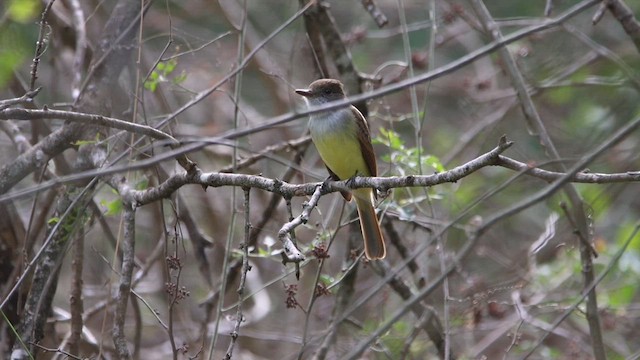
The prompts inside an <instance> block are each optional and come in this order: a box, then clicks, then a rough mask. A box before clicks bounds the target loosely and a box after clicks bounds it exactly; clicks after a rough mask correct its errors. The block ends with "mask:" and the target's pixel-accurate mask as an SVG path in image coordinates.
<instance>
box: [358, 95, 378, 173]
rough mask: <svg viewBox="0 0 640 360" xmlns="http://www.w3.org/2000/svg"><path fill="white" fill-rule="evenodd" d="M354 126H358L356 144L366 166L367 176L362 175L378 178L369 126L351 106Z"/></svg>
mask: <svg viewBox="0 0 640 360" xmlns="http://www.w3.org/2000/svg"><path fill="white" fill-rule="evenodd" d="M351 111H352V112H353V115H354V118H355V119H356V124H357V125H358V142H359V143H360V150H361V151H362V156H363V157H364V162H365V163H366V164H367V168H368V169H369V174H363V175H367V176H378V167H377V165H376V154H375V153H374V152H373V145H371V133H370V132H369V125H368V124H367V120H366V119H365V118H364V116H363V115H362V113H361V112H360V111H359V110H358V109H356V108H355V107H354V106H351Z"/></svg>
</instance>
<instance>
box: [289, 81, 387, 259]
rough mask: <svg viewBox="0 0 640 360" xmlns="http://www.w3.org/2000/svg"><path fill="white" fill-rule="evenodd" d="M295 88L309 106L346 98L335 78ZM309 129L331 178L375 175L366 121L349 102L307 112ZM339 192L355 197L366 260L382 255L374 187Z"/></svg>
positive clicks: (384, 253)
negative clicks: (335, 106) (320, 110)
mask: <svg viewBox="0 0 640 360" xmlns="http://www.w3.org/2000/svg"><path fill="white" fill-rule="evenodd" d="M295 92H296V93H297V94H299V95H301V96H303V98H304V100H305V102H306V104H307V106H310V107H314V106H320V105H323V104H326V103H329V102H332V101H339V100H343V99H345V98H346V95H345V92H344V86H343V85H342V83H341V82H340V81H339V80H336V79H319V80H316V81H314V82H312V83H311V84H310V85H309V86H308V87H307V88H306V89H296V90H295ZM309 132H310V133H311V140H312V141H313V143H314V145H315V147H316V149H317V150H318V153H319V154H320V158H321V159H322V161H323V162H324V164H325V166H326V167H327V170H328V171H329V177H330V178H331V179H333V180H349V179H351V178H353V177H355V176H377V175H378V168H377V165H376V157H375V153H374V151H373V146H372V145H371V132H370V131H369V125H368V124H367V120H366V119H365V117H364V115H362V113H361V112H360V111H359V110H358V109H356V108H355V107H354V106H353V105H351V106H349V107H344V108H339V109H335V110H328V111H324V112H320V113H315V114H311V115H310V116H309ZM341 193H342V196H343V197H344V198H345V200H347V201H351V199H352V198H353V199H354V200H355V203H356V208H357V209H358V217H359V218H360V229H361V231H362V237H363V239H364V253H365V256H366V257H367V259H369V260H377V259H383V258H384V257H385V256H386V247H385V243H384V238H383V236H382V231H380V225H379V224H378V217H377V215H376V211H375V207H374V201H375V192H374V189H372V188H361V189H353V190H352V192H348V191H341ZM352 195H353V196H352Z"/></svg>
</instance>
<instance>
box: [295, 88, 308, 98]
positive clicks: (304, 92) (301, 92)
mask: <svg viewBox="0 0 640 360" xmlns="http://www.w3.org/2000/svg"><path fill="white" fill-rule="evenodd" d="M296 94H298V95H302V96H304V97H311V90H309V89H296Z"/></svg>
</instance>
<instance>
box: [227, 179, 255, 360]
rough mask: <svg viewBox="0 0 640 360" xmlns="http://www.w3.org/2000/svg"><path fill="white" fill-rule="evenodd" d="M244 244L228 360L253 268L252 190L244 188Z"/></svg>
mask: <svg viewBox="0 0 640 360" xmlns="http://www.w3.org/2000/svg"><path fill="white" fill-rule="evenodd" d="M243 190H244V211H245V215H244V242H243V243H242V244H241V245H240V247H241V248H242V275H241V276H240V284H238V304H237V308H236V323H235V326H234V327H233V332H231V342H230V343H229V348H228V349H227V354H226V355H225V359H226V360H230V359H231V357H232V354H233V348H234V347H235V345H236V341H237V340H238V335H239V332H240V325H241V324H242V322H243V321H244V315H243V314H242V303H243V302H244V299H245V296H244V290H245V283H246V281H247V273H248V272H249V271H251V266H250V265H249V246H248V245H249V236H250V234H251V219H250V218H251V216H250V215H251V211H250V207H249V204H250V202H249V199H250V196H249V195H250V194H251V189H250V188H244V189H243Z"/></svg>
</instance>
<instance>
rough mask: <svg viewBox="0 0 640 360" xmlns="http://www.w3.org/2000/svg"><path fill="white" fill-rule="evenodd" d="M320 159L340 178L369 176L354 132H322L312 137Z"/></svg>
mask: <svg viewBox="0 0 640 360" xmlns="http://www.w3.org/2000/svg"><path fill="white" fill-rule="evenodd" d="M313 142H314V144H315V145H316V148H317V149H318V152H319V153H320V157H321V158H322V161H324V163H325V164H326V165H327V167H328V168H329V169H331V171H333V172H334V174H336V175H338V177H339V178H340V179H341V180H346V179H349V178H351V177H353V176H355V175H359V176H371V174H370V173H369V169H368V168H367V165H366V163H365V161H364V158H363V156H362V149H361V148H360V143H359V142H358V139H357V137H356V136H355V134H350V133H349V132H348V131H347V132H342V133H335V132H333V133H331V134H323V135H322V136H315V137H314V139H313Z"/></svg>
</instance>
